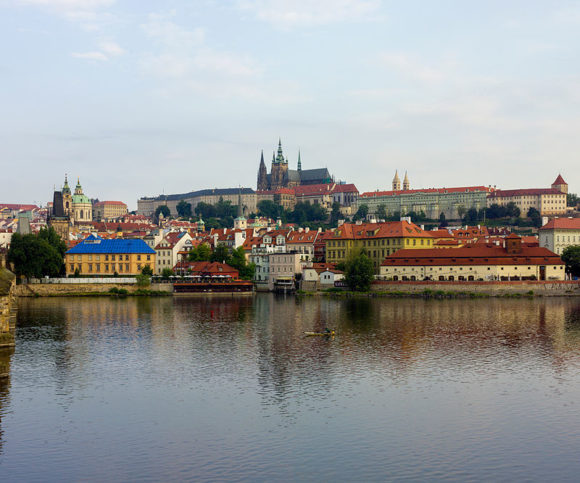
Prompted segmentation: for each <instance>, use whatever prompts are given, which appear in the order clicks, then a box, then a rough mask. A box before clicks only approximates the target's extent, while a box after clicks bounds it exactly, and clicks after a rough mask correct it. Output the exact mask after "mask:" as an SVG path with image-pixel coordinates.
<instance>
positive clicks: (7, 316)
mask: <svg viewBox="0 0 580 483" xmlns="http://www.w3.org/2000/svg"><path fill="white" fill-rule="evenodd" d="M15 287H16V277H15V276H14V275H13V274H12V273H11V272H9V271H8V270H6V269H3V268H0V350H2V348H5V347H12V346H13V345H14V334H13V333H12V331H11V330H10V322H11V319H12V317H14V315H15V314H14V311H15V310H16V298H15ZM1 373H2V368H1V367H0V377H1V376H2V374H1Z"/></svg>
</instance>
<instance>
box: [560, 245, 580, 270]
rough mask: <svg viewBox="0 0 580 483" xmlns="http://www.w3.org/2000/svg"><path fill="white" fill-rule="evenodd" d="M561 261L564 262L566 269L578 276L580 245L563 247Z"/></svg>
mask: <svg viewBox="0 0 580 483" xmlns="http://www.w3.org/2000/svg"><path fill="white" fill-rule="evenodd" d="M562 261H563V262H564V263H565V264H566V271H567V272H568V273H571V274H572V275H573V276H574V277H580V245H573V246H569V247H566V248H564V251H563V252H562Z"/></svg>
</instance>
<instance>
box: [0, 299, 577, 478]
mask: <svg viewBox="0 0 580 483" xmlns="http://www.w3.org/2000/svg"><path fill="white" fill-rule="evenodd" d="M325 327H330V328H333V329H335V330H336V332H337V336H336V337H334V338H332V337H305V336H304V331H321V330H323V329H324V328H325ZM16 342H17V347H16V352H15V353H14V355H13V356H12V363H11V364H12V368H11V371H12V378H11V381H12V383H11V384H12V387H11V389H10V392H11V396H10V398H9V397H8V386H7V385H6V387H4V386H1V387H0V431H3V433H0V436H1V438H0V439H3V441H4V451H3V453H4V454H3V455H1V456H0V474H1V473H2V470H6V471H7V473H8V474H9V475H16V474H17V473H16V470H17V468H20V469H22V466H21V463H22V462H23V461H25V460H26V458H27V457H29V456H30V454H32V453H34V452H40V453H42V452H43V451H45V450H43V449H42V447H41V446H38V445H36V443H33V441H36V440H38V439H40V440H43V441H47V442H48V443H49V444H50V445H51V446H52V448H53V451H57V452H58V453H59V455H60V456H59V458H58V459H55V460H54V463H53V464H48V466H47V467H45V468H43V471H45V472H47V473H46V474H48V475H51V478H49V479H58V478H59V477H61V478H64V479H67V480H68V479H84V477H85V476H86V474H87V473H86V472H87V471H93V472H94V473H88V474H91V475H97V476H95V477H92V478H90V479H101V478H102V479H104V478H106V477H110V476H112V475H115V477H117V478H121V479H137V478H143V477H149V478H151V479H154V480H164V479H165V480H172V479H183V478H188V477H189V478H193V477H195V478H196V479H199V478H201V479H213V480H215V479H221V480H223V479H244V478H245V479H255V478H253V477H255V476H256V475H255V473H252V471H255V469H256V468H260V471H261V473H260V476H261V477H262V478H261V479H275V480H280V479H304V478H301V477H304V476H305V475H308V478H310V479H338V480H345V479H353V478H361V477H362V476H366V478H363V479H370V480H377V479H384V478H385V476H386V475H388V474H390V475H397V476H399V477H401V478H410V479H433V478H435V479H436V478H437V477H441V476H442V475H445V474H447V473H444V472H443V469H444V468H448V467H452V466H453V468H454V469H455V470H457V471H458V472H457V473H456V475H458V476H457V479H461V478H467V479H469V478H476V479H481V478H482V476H484V475H485V476H486V478H488V479H493V478H494V477H499V476H504V475H505V473H501V472H500V473H495V474H494V473H493V471H496V470H497V469H498V468H500V467H501V465H499V464H498V465H496V466H495V467H494V466H493V464H492V462H493V461H502V462H503V463H505V461H506V460H507V459H508V458H512V460H514V459H515V460H516V461H518V464H519V465H520V466H519V467H517V465H516V467H515V468H512V472H511V473H510V474H511V476H513V477H518V476H519V477H521V476H523V474H524V473H518V472H519V471H522V470H521V468H522V467H525V466H526V465H527V466H532V467H533V466H535V465H537V466H538V468H537V471H538V472H537V473H536V474H537V475H541V474H542V471H546V472H548V471H551V472H552V473H550V474H551V475H552V476H554V477H557V476H560V477H562V476H564V477H565V476H567V475H569V474H572V473H571V472H566V471H565V470H570V469H571V468H576V469H580V468H578V464H577V463H576V464H574V463H570V461H574V460H568V458H572V451H571V450H570V452H569V453H568V451H569V450H568V449H566V448H568V446H567V445H570V448H573V447H574V445H573V442H574V441H575V440H576V438H577V437H578V436H580V426H579V424H580V423H577V422H576V421H579V420H580V413H579V410H578V407H577V406H575V405H574V401H575V400H576V399H577V397H580V394H577V393H578V389H577V388H578V387H580V376H579V371H578V367H579V366H580V364H579V362H580V303H579V302H578V301H577V300H575V299H568V298H554V299H547V298H546V299H531V300H528V299H525V300H511V299H509V300H503V299H490V300H409V299H348V300H342V299H341V300H335V299H332V298H324V297H316V298H304V299H297V298H295V297H289V296H286V297H284V296H274V295H258V296H255V297H211V298H198V297H176V298H159V299H155V298H152V299H149V298H127V299H106V298H102V299H101V298H96V299H38V300H23V301H22V303H21V306H20V309H19V313H18V326H17V332H16ZM0 357H1V355H0ZM0 384H2V383H1V382H0ZM579 406H580V405H579ZM563 408H564V409H563ZM30 415H33V416H32V421H29V420H28V419H30ZM528 415H530V416H529V417H528ZM95 420H98V421H99V424H98V425H95V424H94V421H95ZM7 421H8V424H7ZM542 421H549V424H542ZM516 423H517V424H516ZM7 428H9V429H7ZM33 431H34V436H32V432H33ZM474 434H476V435H477V438H476V439H473V438H474ZM514 435H515V436H514ZM556 437H557V438H559V439H557V441H555V440H554V438H556ZM514 438H516V440H514ZM518 438H519V439H518ZM543 439H548V440H550V441H551V442H552V443H551V444H552V446H551V449H550V450H549V451H547V452H546V451H544V453H543V454H544V456H542V457H540V456H538V455H539V454H540V453H539V451H540V450H539V448H537V447H536V446H535V445H534V443H533V442H534V441H540V440H543ZM87 441H91V444H90V451H87V450H86V449H84V448H85V447H86V444H87ZM518 441H519V442H518ZM522 441H525V442H526V443H525V444H524V443H522ZM352 442H356V444H354V445H353V444H352ZM0 444H1V443H0ZM508 444H509V445H511V446H508ZM83 445H84V446H83ZM524 446H525V447H526V451H527V453H526V455H527V456H525V457H524V456H522V454H523V453H522V452H519V453H518V451H517V450H518V448H522V447H524ZM192 448H194V449H195V451H192ZM331 449H332V450H331ZM385 454H388V455H389V457H388V458H385ZM548 454H549V455H550V456H551V457H552V458H554V460H553V461H548V462H546V461H544V460H542V458H543V457H545V455H548ZM413 455H414V456H415V457H416V456H417V455H420V456H421V461H420V462H419V463H418V462H417V460H416V459H415V458H414V456H413ZM281 459H282V460H284V462H285V463H284V465H281ZM321 459H322V460H324V461H326V462H327V463H328V465H327V466H326V467H325V470H324V471H323V470H322V469H321V468H320V465H319V464H318V463H317V461H320V460H321ZM49 460H50V459H49ZM50 461H52V460H50ZM540 462H541V463H542V465H543V466H542V467H541V468H540V467H539V464H540ZM522 465H523V466H522ZM557 465H559V466H557ZM298 468H307V471H306V473H301V472H300V471H299V470H298ZM494 468H495V470H494ZM518 468H520V469H519V470H518ZM504 470H505V468H504ZM12 471H13V472H12ZM27 471H28V472H29V473H28V474H26V472H25V473H20V474H19V475H20V476H21V477H22V478H24V479H34V477H35V476H37V475H38V474H37V473H35V469H34V468H29V469H27ZM123 471H125V473H123ZM490 471H491V472H490ZM558 472H559V473H558ZM27 476H28V477H29V478H26V477H27ZM546 476H548V473H546ZM98 477H99V478H98Z"/></svg>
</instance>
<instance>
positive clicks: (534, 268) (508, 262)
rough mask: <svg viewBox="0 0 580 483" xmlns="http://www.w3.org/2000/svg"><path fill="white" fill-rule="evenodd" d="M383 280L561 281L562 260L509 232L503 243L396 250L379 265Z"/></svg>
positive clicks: (562, 271)
mask: <svg viewBox="0 0 580 483" xmlns="http://www.w3.org/2000/svg"><path fill="white" fill-rule="evenodd" d="M380 275H381V278H382V279H385V280H441V281H444V280H447V281H449V280H471V281H478V280H482V281H489V280H564V279H565V271H564V262H562V260H561V259H560V257H559V256H558V255H556V254H554V253H552V252H551V251H549V250H548V249H546V248H541V247H527V246H523V245H522V239H521V238H520V237H519V236H517V235H515V234H512V235H510V236H508V237H507V238H505V240H504V246H497V245H483V246H482V245H481V244H473V245H469V246H466V247H463V248H455V249H454V250H440V249H437V248H433V249H428V250H399V251H398V252H395V253H394V254H393V255H391V256H390V257H388V258H387V259H385V261H384V262H383V263H382V264H381V270H380Z"/></svg>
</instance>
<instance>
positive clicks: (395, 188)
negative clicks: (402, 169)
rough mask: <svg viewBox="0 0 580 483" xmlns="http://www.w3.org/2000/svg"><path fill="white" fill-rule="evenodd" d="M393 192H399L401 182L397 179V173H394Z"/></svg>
mask: <svg viewBox="0 0 580 483" xmlns="http://www.w3.org/2000/svg"><path fill="white" fill-rule="evenodd" d="M393 191H401V180H400V179H399V171H395V177H394V178H393Z"/></svg>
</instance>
